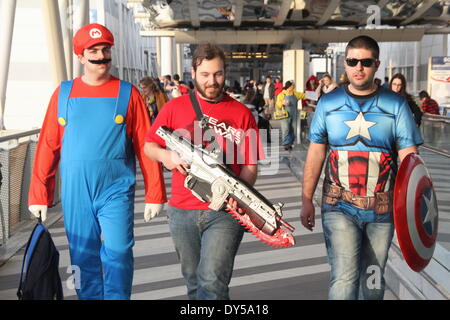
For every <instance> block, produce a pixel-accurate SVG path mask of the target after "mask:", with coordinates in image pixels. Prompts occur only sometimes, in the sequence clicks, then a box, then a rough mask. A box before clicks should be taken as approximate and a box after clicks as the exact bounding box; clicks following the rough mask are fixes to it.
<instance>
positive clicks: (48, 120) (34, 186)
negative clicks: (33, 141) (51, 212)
mask: <svg viewBox="0 0 450 320" xmlns="http://www.w3.org/2000/svg"><path fill="white" fill-rule="evenodd" d="M119 84H120V81H119V79H117V78H115V77H111V79H110V80H109V81H107V82H106V83H104V84H102V85H100V86H90V85H88V84H86V83H84V82H83V81H82V80H81V78H76V79H75V80H74V83H73V87H72V91H71V93H70V98H79V97H90V98H115V97H117V95H118V92H119ZM58 96H59V87H58V88H57V89H56V90H55V92H54V93H53V95H52V97H51V99H50V103H49V105H48V109H47V113H46V115H45V119H44V123H43V125H42V129H41V133H40V136H39V142H38V145H37V150H36V155H35V161H34V168H33V173H32V177H31V185H30V192H29V196H28V204H29V205H33V204H34V205H47V206H49V207H51V206H52V204H53V195H54V188H55V175H56V171H57V168H58V163H59V160H60V153H61V146H62V138H63V136H64V127H63V126H61V125H59V124H58ZM149 129H150V121H149V119H148V114H147V112H146V110H145V105H144V101H143V100H142V98H141V96H140V94H139V91H138V90H137V89H136V88H135V87H134V86H133V88H132V91H131V97H130V101H129V104H128V111H127V115H126V131H127V135H128V137H129V138H131V139H132V141H133V147H134V152H135V154H136V156H137V158H138V160H139V165H140V167H141V170H142V174H143V176H144V184H145V202H146V203H165V202H166V201H167V197H166V190H165V184H164V176H163V173H162V169H161V164H160V163H158V162H156V161H153V160H150V159H149V158H147V157H146V156H145V155H144V151H143V147H144V143H145V135H146V133H147V131H148V130H149Z"/></svg>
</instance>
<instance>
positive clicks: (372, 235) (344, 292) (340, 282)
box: [322, 207, 394, 300]
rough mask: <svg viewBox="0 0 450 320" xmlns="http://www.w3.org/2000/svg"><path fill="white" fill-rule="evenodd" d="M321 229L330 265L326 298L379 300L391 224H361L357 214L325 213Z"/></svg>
mask: <svg viewBox="0 0 450 320" xmlns="http://www.w3.org/2000/svg"><path fill="white" fill-rule="evenodd" d="M353 208H354V210H355V211H358V210H359V209H358V208H355V207H353ZM322 226H323V233H324V236H325V244H326V247H327V253H328V262H329V263H330V265H331V276H330V283H329V292H328V298H329V299H332V300H356V299H358V298H362V299H367V300H382V299H383V297H384V288H385V280H384V276H383V275H384V268H385V266H386V261H387V256H388V251H389V247H390V245H391V241H392V237H393V234H394V225H393V223H392V222H363V221H361V220H360V219H357V215H351V214H348V213H347V214H346V213H343V212H341V211H327V212H323V213H322Z"/></svg>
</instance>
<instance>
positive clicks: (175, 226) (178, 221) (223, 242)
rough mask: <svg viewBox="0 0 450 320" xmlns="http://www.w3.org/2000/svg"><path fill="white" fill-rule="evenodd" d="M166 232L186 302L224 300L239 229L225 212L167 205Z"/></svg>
mask: <svg viewBox="0 0 450 320" xmlns="http://www.w3.org/2000/svg"><path fill="white" fill-rule="evenodd" d="M167 215H168V217H169V226H170V233H171V234H172V239H173V243H174V245H175V249H176V252H177V255H178V259H179V260H180V262H181V272H182V274H183V277H184V279H185V281H186V286H187V290H188V293H187V294H188V297H189V299H190V300H228V299H229V293H228V292H229V290H228V285H229V283H230V280H231V275H232V273H233V266H234V258H235V256H236V253H237V251H238V248H239V245H240V243H241V240H242V237H243V235H244V229H243V227H242V226H241V225H240V224H239V223H238V222H237V221H236V220H235V219H234V218H233V217H232V216H231V215H230V214H229V213H227V212H224V211H214V210H184V209H178V208H175V207H171V206H169V208H168V210H167Z"/></svg>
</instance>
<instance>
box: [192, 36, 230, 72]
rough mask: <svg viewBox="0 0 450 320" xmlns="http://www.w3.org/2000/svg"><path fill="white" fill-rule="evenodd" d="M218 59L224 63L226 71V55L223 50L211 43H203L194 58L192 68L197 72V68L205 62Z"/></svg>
mask: <svg viewBox="0 0 450 320" xmlns="http://www.w3.org/2000/svg"><path fill="white" fill-rule="evenodd" d="M217 57H219V58H220V59H221V60H222V61H223V67H224V69H225V68H226V64H225V53H224V52H223V50H222V48H220V47H219V46H217V45H215V44H212V43H210V42H205V43H201V44H200V45H199V46H198V47H197V49H196V50H195V51H194V54H193V56H192V68H193V69H194V71H197V67H198V66H199V65H201V64H202V62H203V60H205V59H206V60H212V59H214V58H217Z"/></svg>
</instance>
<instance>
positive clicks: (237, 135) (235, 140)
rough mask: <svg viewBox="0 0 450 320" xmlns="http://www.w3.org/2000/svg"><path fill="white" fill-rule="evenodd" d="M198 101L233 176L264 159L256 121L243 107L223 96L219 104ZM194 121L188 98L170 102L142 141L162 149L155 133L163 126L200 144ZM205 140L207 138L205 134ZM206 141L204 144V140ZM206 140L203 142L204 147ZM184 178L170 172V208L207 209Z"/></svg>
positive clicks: (205, 203) (198, 131)
mask: <svg viewBox="0 0 450 320" xmlns="http://www.w3.org/2000/svg"><path fill="white" fill-rule="evenodd" d="M197 99H198V101H199V104H200V108H201V109H202V112H203V114H204V115H206V116H208V118H209V121H208V126H209V128H211V130H210V131H212V132H213V133H214V135H215V140H214V142H213V143H215V146H219V147H220V149H221V150H223V151H224V153H225V154H226V163H227V164H228V165H229V167H230V168H231V169H232V170H233V172H234V173H235V174H237V175H239V174H240V172H241V166H242V165H252V164H257V161H258V160H261V159H263V158H264V152H263V148H262V145H261V141H260V139H259V132H258V127H257V125H256V122H255V118H254V117H253V115H252V113H251V112H250V110H249V109H248V108H247V107H246V106H245V105H243V104H242V103H240V102H239V101H237V100H235V99H233V98H231V97H229V96H228V95H224V98H223V100H222V101H220V102H218V103H209V102H207V101H205V100H203V99H201V98H200V97H199V96H198V95H197ZM197 121H198V119H197V116H196V114H195V111H194V108H193V107H192V104H191V101H190V97H189V95H185V96H181V97H178V98H176V99H173V100H170V101H169V102H167V103H166V104H165V106H164V108H163V109H162V110H161V112H160V113H159V115H158V117H157V118H156V120H155V122H154V123H153V125H152V127H151V128H150V130H149V132H148V133H147V135H146V137H145V141H146V142H155V143H157V144H158V145H160V146H161V147H163V148H165V147H166V144H165V142H164V140H163V139H161V138H160V137H159V136H158V135H157V134H156V130H157V129H158V128H159V127H161V126H166V127H168V128H169V129H172V130H177V129H181V130H182V131H180V130H178V131H177V132H179V133H181V134H182V135H183V136H184V137H186V138H188V139H189V140H191V141H194V143H195V144H200V143H201V141H202V135H201V131H200V129H199V126H198V122H197ZM194 122H195V124H194ZM205 137H208V133H206V134H205ZM205 140H206V141H207V138H206V139H205ZM205 140H204V141H203V143H204V144H207V143H206V142H205ZM230 148H232V149H233V150H232V151H234V152H233V156H231V153H230V152H228V153H227V152H226V151H227V149H228V150H230ZM231 158H233V159H231ZM184 179H185V176H183V175H182V174H181V173H180V172H179V171H178V170H173V171H172V195H171V197H170V200H169V205H171V206H174V207H176V208H180V209H200V210H204V209H208V205H209V203H207V202H202V201H200V200H199V199H197V198H196V197H195V196H194V195H193V194H192V192H191V191H190V190H189V189H187V188H185V187H184Z"/></svg>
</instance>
